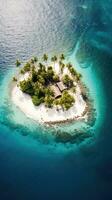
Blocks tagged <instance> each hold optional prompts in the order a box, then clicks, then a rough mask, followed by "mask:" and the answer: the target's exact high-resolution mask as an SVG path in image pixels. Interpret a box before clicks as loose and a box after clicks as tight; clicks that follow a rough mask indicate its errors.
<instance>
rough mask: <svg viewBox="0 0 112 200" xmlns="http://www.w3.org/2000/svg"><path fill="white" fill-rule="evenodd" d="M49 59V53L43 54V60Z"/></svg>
mask: <svg viewBox="0 0 112 200" xmlns="http://www.w3.org/2000/svg"><path fill="white" fill-rule="evenodd" d="M47 60H48V55H47V54H44V55H43V61H45V62H47Z"/></svg>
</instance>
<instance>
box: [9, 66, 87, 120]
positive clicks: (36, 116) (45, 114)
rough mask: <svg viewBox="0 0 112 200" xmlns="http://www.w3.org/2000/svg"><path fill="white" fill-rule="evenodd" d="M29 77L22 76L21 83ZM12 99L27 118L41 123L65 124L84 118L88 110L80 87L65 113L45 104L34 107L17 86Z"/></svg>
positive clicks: (27, 96) (28, 97)
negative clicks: (71, 104) (65, 122)
mask: <svg viewBox="0 0 112 200" xmlns="http://www.w3.org/2000/svg"><path fill="white" fill-rule="evenodd" d="M55 69H57V70H58V66H56V64H55ZM57 70H56V71H57ZM58 73H59V72H58ZM27 77H28V73H26V74H25V75H22V76H21V78H20V79H19V81H20V80H23V79H27ZM11 97H12V101H13V103H14V104H15V105H16V106H17V107H19V108H20V109H21V111H22V112H24V114H25V115H26V116H27V117H29V118H31V119H33V120H35V121H38V122H39V123H50V122H51V123H53V122H57V123H58V122H61V121H62V122H64V121H67V120H73V119H74V120H75V119H81V118H84V116H83V113H84V111H85V108H86V103H85V101H84V100H83V98H82V96H81V91H80V87H79V86H77V87H76V94H74V97H75V103H74V105H73V106H72V107H71V108H70V109H69V110H68V111H63V110H62V109H61V108H60V109H59V110H57V108H56V107H53V108H46V107H45V105H44V104H41V105H40V106H34V104H33V103H32V99H31V97H30V96H29V95H27V94H25V93H23V92H22V91H21V90H20V89H19V87H17V84H16V85H15V86H14V87H13V89H12V91H11Z"/></svg>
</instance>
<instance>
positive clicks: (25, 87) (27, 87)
mask: <svg viewBox="0 0 112 200" xmlns="http://www.w3.org/2000/svg"><path fill="white" fill-rule="evenodd" d="M19 85H20V89H21V90H22V92H24V93H26V94H30V95H33V94H34V89H33V86H32V82H31V80H29V79H28V80H23V81H20V83H19Z"/></svg>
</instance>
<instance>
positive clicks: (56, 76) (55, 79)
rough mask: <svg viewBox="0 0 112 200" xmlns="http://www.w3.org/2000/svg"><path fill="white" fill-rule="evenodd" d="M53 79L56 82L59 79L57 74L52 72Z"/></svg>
mask: <svg viewBox="0 0 112 200" xmlns="http://www.w3.org/2000/svg"><path fill="white" fill-rule="evenodd" d="M53 81H54V82H55V83H56V82H58V81H59V76H58V75H57V74H54V76H53Z"/></svg>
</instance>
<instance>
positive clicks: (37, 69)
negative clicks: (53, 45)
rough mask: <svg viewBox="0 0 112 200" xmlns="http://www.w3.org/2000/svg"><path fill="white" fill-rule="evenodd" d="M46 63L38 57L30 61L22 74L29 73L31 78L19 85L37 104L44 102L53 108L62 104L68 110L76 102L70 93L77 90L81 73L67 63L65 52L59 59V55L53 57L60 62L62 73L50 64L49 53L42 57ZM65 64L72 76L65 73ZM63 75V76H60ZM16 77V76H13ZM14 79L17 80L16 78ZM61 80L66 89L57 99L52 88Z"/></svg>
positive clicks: (52, 59) (53, 60)
mask: <svg viewBox="0 0 112 200" xmlns="http://www.w3.org/2000/svg"><path fill="white" fill-rule="evenodd" d="M42 60H43V61H44V64H43V63H41V62H39V63H38V58H37V57H33V58H32V59H31V60H30V62H27V63H26V64H25V65H24V66H23V68H22V69H21V70H20V72H21V74H25V73H26V72H27V73H29V78H28V79H26V80H23V81H20V82H19V87H20V89H21V90H22V92H24V93H26V94H29V95H30V96H31V98H32V102H33V104H34V105H35V106H38V105H40V104H41V103H44V104H45V106H46V107H49V108H51V107H52V106H53V105H56V106H58V105H59V106H61V107H62V108H63V109H65V110H68V109H69V108H70V107H71V106H72V105H73V104H74V102H75V99H74V97H73V96H72V95H71V94H70V92H69V91H70V89H72V90H71V92H72V93H74V92H75V91H76V89H75V86H74V81H76V80H77V81H78V80H80V78H81V74H78V73H77V72H76V70H75V69H74V68H73V66H72V64H71V63H68V64H66V65H65V63H64V62H63V61H64V60H65V56H64V54H61V55H60V57H59V61H57V60H58V57H57V56H53V57H52V58H51V61H52V62H54V63H55V62H56V61H57V62H58V63H59V66H60V73H61V74H56V72H55V70H54V69H53V67H52V66H49V65H48V63H47V61H48V55H47V54H44V55H43V57H42ZM65 66H66V67H67V68H68V70H69V72H70V73H71V76H69V75H68V74H64V75H63V71H64V68H65ZM60 75H61V76H60ZM13 79H14V78H13ZM14 81H16V80H15V79H14ZM59 81H61V82H62V83H63V84H64V85H65V86H66V90H65V91H63V92H62V91H61V97H59V98H58V99H55V95H54V90H53V89H51V86H52V85H56V84H57V82H59Z"/></svg>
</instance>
